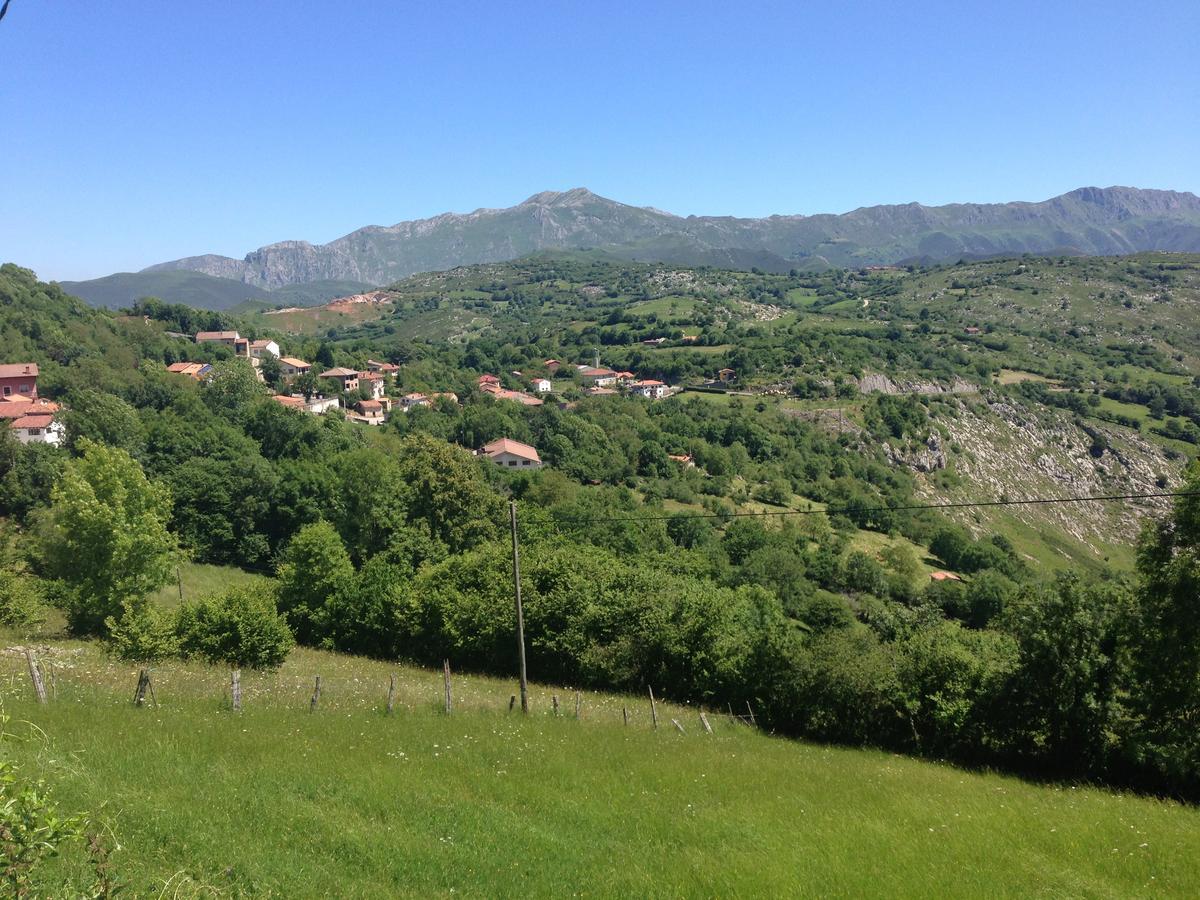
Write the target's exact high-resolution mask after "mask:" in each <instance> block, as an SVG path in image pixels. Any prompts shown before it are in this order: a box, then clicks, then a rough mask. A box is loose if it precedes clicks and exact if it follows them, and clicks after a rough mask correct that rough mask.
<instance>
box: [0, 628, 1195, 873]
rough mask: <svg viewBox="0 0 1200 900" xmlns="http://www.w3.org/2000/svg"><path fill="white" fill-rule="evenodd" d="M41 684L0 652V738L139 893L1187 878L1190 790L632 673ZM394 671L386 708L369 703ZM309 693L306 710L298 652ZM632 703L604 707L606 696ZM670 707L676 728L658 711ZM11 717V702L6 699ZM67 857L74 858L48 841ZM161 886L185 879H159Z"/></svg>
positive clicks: (338, 662) (347, 674)
mask: <svg viewBox="0 0 1200 900" xmlns="http://www.w3.org/2000/svg"><path fill="white" fill-rule="evenodd" d="M55 655H56V658H57V664H56V672H57V685H58V699H57V701H56V702H54V703H52V704H50V705H49V706H47V707H37V706H36V705H35V704H34V703H33V702H32V699H31V696H30V690H29V686H28V680H27V678H26V677H25V675H24V672H23V669H22V666H23V661H22V660H19V659H15V658H11V657H9V658H2V661H0V696H2V697H3V702H4V706H5V710H6V712H7V713H8V714H9V715H10V716H11V717H12V720H11V721H10V722H9V725H8V731H9V732H10V736H9V737H7V738H5V739H4V740H3V741H0V752H2V753H4V754H5V755H7V756H9V757H15V759H16V760H17V761H18V762H19V763H20V764H21V765H22V766H24V767H25V768H26V770H27V771H29V772H30V773H31V774H40V775H42V776H44V777H46V778H47V779H48V780H50V781H51V782H52V783H53V784H54V785H55V787H56V792H57V796H58V797H59V799H60V800H62V801H63V803H64V805H65V806H66V807H67V808H68V809H88V810H92V811H97V812H98V814H99V816H100V817H101V818H103V819H105V820H106V821H108V822H109V823H110V825H111V828H112V831H113V833H114V834H115V835H116V836H117V837H118V838H119V840H120V844H121V849H120V850H119V851H117V853H116V854H115V856H114V862H115V864H116V866H117V869H118V871H119V872H120V873H121V874H122V876H123V877H124V878H125V879H126V880H127V881H128V883H129V885H130V888H131V889H132V891H133V893H135V894H137V895H142V896H157V895H158V894H159V892H160V891H162V889H163V886H164V885H166V884H168V882H169V887H168V889H167V890H166V895H168V896H176V895H178V896H188V895H213V894H216V895H221V896H242V895H246V896H278V897H315V896H331V895H334V896H356V897H393V896H419V897H427V896H448V895H450V894H454V895H463V896H489V897H490V896H515V895H518V894H520V895H524V896H536V897H540V896H563V895H575V894H590V895H598V896H639V897H640V896H653V897H659V896H661V897H676V896H713V895H721V896H733V895H737V896H760V895H767V896H816V895H821V896H863V895H873V896H894V897H930V896H988V897H1005V896H1013V897H1016V896H1021V897H1025V896H1030V895H1045V896H1097V897H1129V896H1138V895H1144V896H1151V895H1153V896H1194V895H1195V894H1196V893H1197V890H1198V889H1200V814H1198V813H1197V811H1196V810H1195V809H1191V808H1186V807H1182V806H1179V805H1176V804H1173V803H1167V802H1158V801H1154V800H1150V799H1145V798H1136V797H1130V796H1125V795H1120V794H1113V793H1109V792H1104V791H1098V790H1092V789H1090V788H1083V787H1079V788H1069V787H1046V786H1038V785H1031V784H1027V783H1024V782H1021V781H1019V780H1016V779H1012V778H1006V777H998V776H993V775H980V774H971V773H967V772H963V771H961V770H958V769H955V768H952V767H949V766H942V765H936V764H931V763H927V762H918V761H914V760H910V759H905V758H901V757H896V756H892V755H889V754H886V753H880V752H875V751H863V750H848V749H836V748H829V747H820V746H814V745H810V744H804V743H799V742H794V741H785V740H780V739H775V738H771V737H768V736H765V735H761V734H758V733H756V732H754V731H752V730H751V729H749V728H747V727H743V726H739V725H735V724H732V723H730V722H728V721H725V720H720V719H718V720H715V721H714V725H715V726H716V734H715V735H713V736H711V737H710V736H707V735H705V734H704V733H703V732H702V730H701V729H700V728H699V725H698V721H697V717H696V712H695V711H694V710H688V709H685V708H682V707H676V706H665V707H664V708H663V709H662V711H661V713H662V714H661V720H662V723H663V725H664V726H665V727H660V729H659V730H658V731H657V732H655V731H653V730H652V729H651V727H650V724H649V715H648V710H647V709H646V703H645V702H644V701H643V700H642V699H641V698H627V697H626V698H622V697H617V696H608V695H597V694H588V695H586V696H585V698H584V703H583V716H582V718H581V719H580V720H579V721H576V720H575V719H574V718H573V694H571V693H570V692H567V691H562V690H558V691H557V692H558V693H559V695H560V697H561V698H562V699H563V701H564V704H563V705H564V715H562V716H560V717H558V718H555V717H553V716H552V715H550V714H549V707H550V694H551V692H552V691H554V690H555V689H552V688H548V687H543V686H539V687H538V688H536V689H535V690H534V692H533V713H532V714H531V715H530V716H529V717H528V718H524V717H522V716H521V715H520V714H519V713H514V714H509V713H508V712H507V702H508V698H509V696H511V694H512V692H513V685H512V684H511V683H509V682H505V681H498V680H495V679H489V678H476V677H466V676H456V677H455V679H454V691H455V711H454V714H453V715H452V716H450V717H447V716H445V715H444V714H442V713H441V712H440V711H439V706H440V702H441V701H440V697H441V674H440V673H438V672H429V671H424V670H419V669H411V668H405V669H396V668H394V667H390V666H388V665H386V664H383V663H378V662H371V661H366V660H359V659H353V658H349V657H344V656H337V655H334V654H326V653H320V652H315V651H298V652H297V653H296V654H294V655H293V657H292V658H291V659H290V660H289V661H288V663H287V664H286V665H285V667H284V668H283V670H281V671H280V672H279V673H278V674H277V675H273V676H247V679H246V681H247V694H246V709H245V710H244V712H242V713H241V714H240V715H238V714H233V713H231V712H229V711H228V710H226V709H225V708H224V702H223V692H224V690H225V685H226V680H227V672H225V671H223V670H220V669H213V668H208V667H200V666H191V665H183V664H171V665H167V666H163V667H160V668H158V669H156V670H155V673H154V682H155V689H156V692H157V696H158V699H159V702H160V705H159V707H158V708H157V709H155V708H146V709H133V708H132V707H131V706H130V705H129V699H130V697H131V695H132V692H133V685H134V668H133V667H130V666H127V665H123V664H118V663H113V662H110V661H108V660H105V659H104V658H103V657H101V656H100V655H99V654H98V653H97V652H96V650H95V649H94V648H93V647H91V646H89V645H85V644H78V643H76V644H71V643H66V644H62V645H61V646H60V647H58V648H57V649H56V654H55ZM392 671H396V672H399V674H400V678H399V682H400V683H399V689H398V690H399V699H398V704H397V710H396V714H395V715H393V716H390V717H389V716H386V715H385V714H384V713H383V711H382V707H383V703H384V698H385V694H386V690H387V677H388V673H389V672H392ZM316 674H321V675H322V677H323V684H322V688H323V690H322V703H321V707H320V708H319V709H318V710H317V712H316V713H313V714H310V713H309V712H308V711H307V702H308V697H309V694H310V692H311V688H312V677H313V676H314V675H316ZM622 706H626V707H628V708H630V710H631V711H632V712H633V718H632V719H631V724H630V725H629V726H628V727H625V726H623V725H622V724H621V721H622V718H621V707H622ZM672 717H673V718H677V719H679V720H680V722H681V723H682V724H683V725H684V727H685V728H686V730H687V733H686V734H680V733H678V732H677V731H676V730H675V729H674V727H673V726H671V725H670V722H669V719H670V718H672ZM23 723H28V724H23ZM55 865H57V866H59V867H69V866H70V865H72V863H70V862H69V860H67V859H63V860H60V861H58V862H56V863H55ZM176 892H178V893H176Z"/></svg>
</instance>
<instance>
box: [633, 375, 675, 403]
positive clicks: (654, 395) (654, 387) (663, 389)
mask: <svg viewBox="0 0 1200 900" xmlns="http://www.w3.org/2000/svg"><path fill="white" fill-rule="evenodd" d="M628 388H629V393H630V394H636V395H638V396H641V397H645V398H646V399H648V400H661V399H662V398H663V397H665V396H667V386H666V385H665V384H664V383H663V382H661V381H655V380H654V379H653V378H647V379H646V380H645V381H631V382H629V385H628Z"/></svg>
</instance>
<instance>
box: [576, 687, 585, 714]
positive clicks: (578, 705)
mask: <svg viewBox="0 0 1200 900" xmlns="http://www.w3.org/2000/svg"><path fill="white" fill-rule="evenodd" d="M582 706H583V697H581V696H580V694H579V691H576V692H575V718H577V719H578V718H579V710H580V708H581V707H582Z"/></svg>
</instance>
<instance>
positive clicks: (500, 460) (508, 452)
mask: <svg viewBox="0 0 1200 900" xmlns="http://www.w3.org/2000/svg"><path fill="white" fill-rule="evenodd" d="M476 455H477V456H486V457H487V458H488V459H490V460H491V461H492V462H494V463H495V464H496V465H498V466H501V467H503V468H505V469H540V468H541V467H542V458H541V457H540V456H538V452H537V449H536V448H534V447H530V446H529V445H528V444H522V443H521V442H520V441H514V440H513V439H512V438H498V439H497V440H494V441H492V442H491V443H490V444H484V445H483V446H482V447H480V448H479V451H478V453H476Z"/></svg>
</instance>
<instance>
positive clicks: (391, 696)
mask: <svg viewBox="0 0 1200 900" xmlns="http://www.w3.org/2000/svg"><path fill="white" fill-rule="evenodd" d="M395 707H396V673H395V672H393V673H392V675H391V677H390V679H389V680H388V699H387V711H388V715H389V716H390V715H391V714H392V710H393V709H395Z"/></svg>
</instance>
